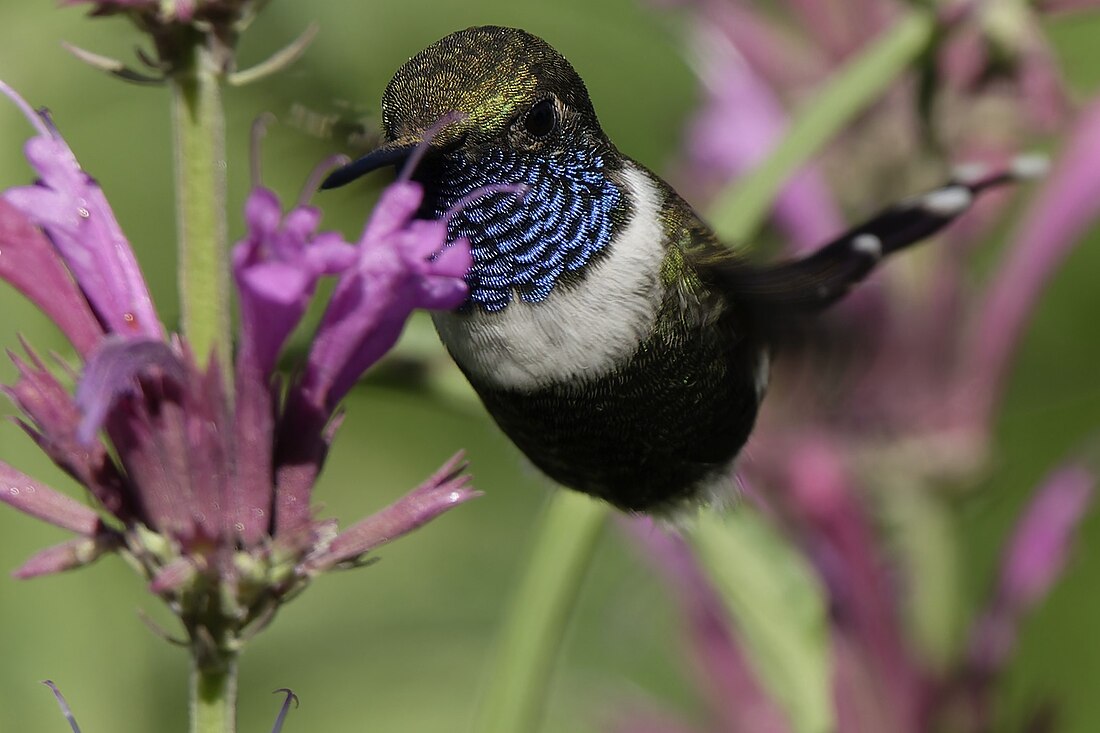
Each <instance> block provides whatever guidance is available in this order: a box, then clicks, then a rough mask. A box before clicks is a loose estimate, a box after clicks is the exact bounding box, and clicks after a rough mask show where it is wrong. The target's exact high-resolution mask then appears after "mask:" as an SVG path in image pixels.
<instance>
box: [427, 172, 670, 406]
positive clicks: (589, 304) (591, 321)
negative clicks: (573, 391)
mask: <svg viewBox="0 0 1100 733" xmlns="http://www.w3.org/2000/svg"><path fill="white" fill-rule="evenodd" d="M623 180H624V182H625V187H626V191H624V193H626V194H627V196H628V197H629V198H630V200H631V201H632V202H633V205H634V212H633V217H632V219H631V221H630V224H629V225H628V226H627V227H626V228H625V229H624V230H623V231H621V232H619V233H618V234H617V235H616V236H615V238H614V239H613V240H612V241H611V242H610V243H609V244H608V249H607V252H606V253H604V254H603V255H602V256H601V257H600V258H599V261H598V262H596V263H594V264H592V265H591V266H590V269H589V271H588V272H587V273H586V274H585V277H584V278H583V279H582V280H581V281H580V282H578V283H575V284H571V285H569V286H568V287H558V288H556V289H555V290H554V292H553V293H552V294H551V295H550V296H549V297H548V298H546V299H545V300H543V301H541V302H538V303H525V302H523V301H521V300H520V299H519V297H518V296H517V297H516V298H514V299H513V300H512V302H511V304H509V305H508V307H507V308H505V309H504V310H502V311H499V312H496V313H484V312H482V311H474V312H472V313H436V314H433V320H434V321H435V327H436V330H438V331H439V337H440V338H441V339H442V340H443V343H444V344H445V345H446V346H447V348H448V350H450V352H451V355H452V356H453V357H454V359H455V361H457V362H458V363H459V365H461V366H462V368H463V369H466V370H467V371H469V372H471V373H472V374H474V375H476V376H477V377H479V378H481V379H483V380H485V381H487V382H489V383H490V384H493V385H495V386H498V387H507V388H528V389H529V388H534V387H540V386H545V385H547V384H549V383H551V382H556V381H560V380H562V379H565V378H574V379H576V378H580V379H585V378H591V377H597V376H600V375H602V374H606V373H607V372H609V371H610V370H611V369H613V368H614V367H615V366H616V365H617V364H619V363H621V362H622V361H623V360H625V359H626V358H627V357H629V356H630V355H631V354H633V353H634V350H635V349H636V348H637V346H638V344H639V343H640V342H641V341H642V340H643V339H644V338H645V337H646V336H647V335H648V334H649V333H650V332H651V330H652V328H653V323H654V320H655V318H656V313H657V308H658V306H659V304H660V302H661V299H662V297H663V292H662V288H661V279H660V270H661V263H662V261H663V260H664V256H665V246H664V235H663V230H662V228H661V224H660V221H659V220H658V218H657V212H658V210H659V207H660V204H661V202H660V199H659V196H658V192H657V190H656V188H655V187H654V185H653V183H652V182H651V181H650V180H649V178H648V177H647V176H646V174H645V173H643V172H642V171H641V170H639V169H638V168H636V167H634V166H633V164H627V167H626V168H625V169H624V171H623Z"/></svg>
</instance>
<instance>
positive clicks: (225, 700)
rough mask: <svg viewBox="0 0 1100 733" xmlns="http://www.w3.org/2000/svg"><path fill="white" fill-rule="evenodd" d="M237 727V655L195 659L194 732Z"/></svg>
mask: <svg viewBox="0 0 1100 733" xmlns="http://www.w3.org/2000/svg"><path fill="white" fill-rule="evenodd" d="M236 730H237V655H236V654H234V653H230V652H227V653H226V654H225V655H224V656H223V657H221V658H219V659H218V660H216V661H215V662H213V663H212V662H211V660H209V659H204V658H203V657H202V655H199V656H198V657H197V658H193V659H192V661H191V733H234V731H236Z"/></svg>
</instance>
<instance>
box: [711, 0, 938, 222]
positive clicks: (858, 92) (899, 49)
mask: <svg viewBox="0 0 1100 733" xmlns="http://www.w3.org/2000/svg"><path fill="white" fill-rule="evenodd" d="M934 30H935V21H934V19H933V17H932V14H931V13H929V12H926V11H913V12H911V13H909V15H907V16H906V17H904V18H902V19H901V20H900V21H899V22H898V23H896V24H895V25H894V27H893V28H891V29H890V30H889V31H887V32H886V33H885V34H884V35H883V36H882V37H881V38H879V39H878V40H876V41H875V42H874V43H872V44H871V45H870V46H869V47H868V48H867V50H866V51H863V52H862V53H861V54H860V55H859V56H857V57H856V58H855V59H853V60H852V61H851V62H849V63H848V64H847V65H846V66H844V68H842V69H841V70H840V71H838V72H837V73H836V74H834V75H833V76H832V77H830V79H829V80H828V81H827V82H826V83H825V86H824V88H822V89H821V91H820V92H818V94H817V95H816V96H815V97H814V98H813V99H812V100H810V103H809V104H807V105H806V106H805V108H804V109H803V110H802V111H801V112H800V113H799V114H798V115H797V116H796V117H795V119H794V120H793V121H792V122H791V126H790V129H789V130H788V131H787V134H786V135H785V136H784V137H783V140H782V142H780V143H779V145H778V146H776V148H775V149H774V150H773V151H772V152H771V154H770V155H769V156H768V158H767V159H766V160H765V161H764V162H763V163H762V164H761V165H760V166H759V167H757V168H756V169H755V170H753V171H752V172H751V173H749V174H748V175H747V176H745V177H744V178H741V179H740V180H738V181H737V182H735V183H734V184H732V185H731V186H730V187H729V188H727V189H725V190H724V191H722V192H721V193H720V194H719V195H718V197H717V198H716V199H715V201H714V204H713V205H712V206H711V210H710V213H711V216H710V219H711V224H712V225H713V226H714V229H715V231H716V232H718V234H719V236H721V237H722V239H723V240H725V241H728V242H733V243H736V244H740V243H744V242H746V241H748V240H749V239H750V238H751V237H752V235H753V234H754V233H755V232H756V229H757V228H758V227H759V226H760V223H761V222H762V221H763V220H764V217H765V216H767V214H768V211H769V210H770V209H771V206H772V202H773V201H774V200H775V197H776V196H777V195H778V194H779V192H780V190H781V189H782V188H783V185H784V184H785V183H786V182H787V180H788V179H789V178H790V177H791V174H793V173H794V172H795V171H797V170H798V169H799V168H800V167H801V166H803V165H804V164H805V163H806V162H807V161H808V160H809V159H810V158H812V157H813V156H814V155H815V154H816V153H817V152H818V151H819V150H820V149H821V148H822V147H824V146H825V144H826V143H828V142H829V141H830V140H831V139H833V137H835V136H836V134H837V133H838V132H840V130H842V129H843V128H844V126H845V125H847V124H848V123H849V122H850V121H851V120H852V119H853V118H855V117H856V115H858V114H859V113H860V112H862V111H863V110H864V109H866V108H867V107H869V106H870V105H871V104H872V103H873V102H875V101H876V100H877V99H878V98H879V96H880V95H881V94H882V92H883V91H884V90H885V89H886V88H887V87H888V86H889V85H890V84H891V83H892V82H893V81H894V80H895V79H896V78H897V77H898V76H899V75H900V74H902V73H903V72H904V71H905V70H906V69H908V68H909V66H910V65H911V64H912V63H913V61H914V60H916V59H917V58H919V57H920V55H921V54H922V53H923V52H924V50H925V49H926V47H927V45H928V43H929V42H930V41H931V39H932V33H933V31H934Z"/></svg>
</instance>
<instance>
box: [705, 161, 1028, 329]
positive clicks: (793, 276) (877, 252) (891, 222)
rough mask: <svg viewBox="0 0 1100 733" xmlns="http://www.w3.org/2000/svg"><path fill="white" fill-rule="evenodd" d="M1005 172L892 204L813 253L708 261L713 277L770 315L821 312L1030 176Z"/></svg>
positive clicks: (739, 298)
mask: <svg viewBox="0 0 1100 733" xmlns="http://www.w3.org/2000/svg"><path fill="white" fill-rule="evenodd" d="M1016 168H1022V166H1015V167H1014V168H1013V169H1011V170H1006V171H1002V172H999V173H995V174H993V175H989V176H985V177H981V178H978V179H970V180H964V179H963V178H962V177H961V176H957V177H956V178H954V179H952V180H950V181H948V182H947V183H946V184H944V185H942V186H940V187H939V188H935V189H932V190H931V191H927V192H925V193H923V194H920V195H917V196H912V197H910V198H907V199H905V200H904V201H901V202H899V203H896V204H894V205H892V206H889V207H887V208H886V209H884V210H882V211H881V212H879V213H878V214H876V215H875V216H873V217H871V218H870V219H868V220H867V221H865V222H863V223H862V224H859V225H858V226H855V227H853V228H852V229H850V230H848V231H847V232H845V233H844V234H841V235H840V236H839V237H837V238H836V239H834V240H832V241H831V242H829V243H828V244H826V245H824V246H823V247H821V248H820V249H818V250H816V251H814V252H813V253H811V254H809V255H807V256H805V257H802V258H800V259H796V260H789V261H784V262H778V263H774V264H767V265H759V264H754V263H752V262H749V261H747V260H745V259H744V258H725V259H722V260H720V261H715V262H711V263H708V265H707V267H706V270H707V271H708V274H709V275H710V276H711V277H712V278H714V280H715V281H716V282H717V283H718V284H719V285H720V286H721V288H722V290H723V291H724V292H726V293H727V294H728V295H729V297H731V298H732V299H733V300H734V301H736V302H738V303H741V304H742V305H743V306H744V307H746V308H747V309H748V310H749V311H750V312H752V313H755V314H758V315H766V316H767V318H768V319H775V318H777V317H782V316H792V315H798V314H811V313H816V312H818V311H821V310H823V309H825V308H827V307H829V306H830V305H832V304H833V303H835V302H836V301H837V300H840V299H841V298H842V297H844V295H845V294H846V293H847V292H848V290H849V289H851V287H852V286H853V285H855V284H857V283H859V282H860V281H861V280H863V279H864V278H866V277H867V275H868V274H870V272H871V271H872V270H874V268H875V266H876V265H878V263H879V262H880V261H881V260H882V259H883V258H885V257H887V256H888V255H890V254H893V253H894V252H897V251H899V250H902V249H905V248H906V247H909V246H910V245H913V244H916V243H917V242H920V241H921V240H922V239H925V238H926V237H929V236H931V235H932V234H935V233H936V232H937V231H939V230H940V229H942V228H943V227H945V226H947V225H948V224H950V223H951V222H952V221H954V220H955V219H956V218H958V217H959V216H960V215H962V214H963V213H964V212H966V211H967V210H968V209H969V208H970V206H971V204H972V203H973V201H974V199H975V198H976V197H977V196H978V194H980V193H981V192H983V191H985V190H988V189H990V188H995V187H998V186H1001V185H1004V184H1007V183H1010V182H1013V181H1016V180H1018V179H1020V178H1022V177H1023V176H1024V174H1025V171H1022V170H1016Z"/></svg>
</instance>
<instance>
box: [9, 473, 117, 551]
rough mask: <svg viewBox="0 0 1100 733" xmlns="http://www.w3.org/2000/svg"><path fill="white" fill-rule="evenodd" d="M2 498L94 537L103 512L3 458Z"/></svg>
mask: <svg viewBox="0 0 1100 733" xmlns="http://www.w3.org/2000/svg"><path fill="white" fill-rule="evenodd" d="M0 501H3V502H4V503H5V504H8V505H10V506H12V507H15V508H16V509H18V510H19V511H21V512H23V513H24V514H29V515H31V516H32V517H35V518H37V519H41V520H42V521H44V522H49V523H50V524H53V525H55V526H57V527H61V528H62V529H67V530H70V531H72V532H76V533H77V534H82V535H85V536H88V537H91V536H92V535H94V534H95V532H96V530H97V529H98V528H99V515H97V514H96V513H95V512H94V511H92V510H91V509H89V508H88V507H86V506H84V505H83V504H81V503H80V502H79V501H77V500H76V499H73V498H70V497H68V496H66V495H65V494H62V493H61V492H59V491H56V490H54V489H51V488H50V487H49V486H46V485H45V484H41V483H39V482H37V481H35V480H34V479H32V478H31V477H30V476H27V475H26V474H24V473H21V472H19V471H17V470H15V469H14V468H12V467H11V466H9V465H8V464H6V463H4V462H2V461H0Z"/></svg>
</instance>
